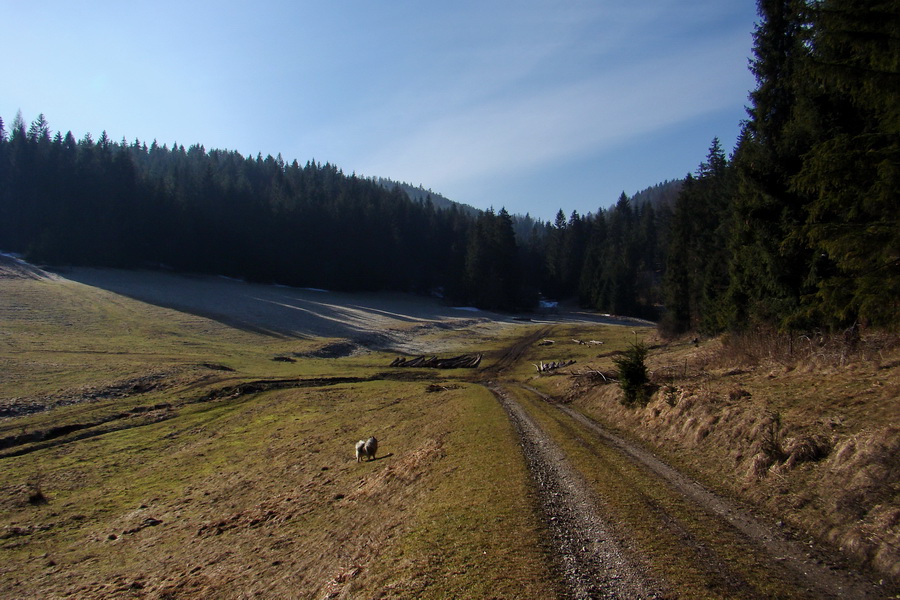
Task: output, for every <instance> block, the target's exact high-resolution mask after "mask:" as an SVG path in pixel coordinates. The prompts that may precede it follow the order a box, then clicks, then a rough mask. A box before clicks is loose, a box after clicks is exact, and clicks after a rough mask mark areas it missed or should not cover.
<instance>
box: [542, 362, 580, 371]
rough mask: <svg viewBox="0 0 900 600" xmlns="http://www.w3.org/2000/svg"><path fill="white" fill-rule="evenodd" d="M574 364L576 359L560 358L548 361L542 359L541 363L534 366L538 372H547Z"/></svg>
mask: <svg viewBox="0 0 900 600" xmlns="http://www.w3.org/2000/svg"><path fill="white" fill-rule="evenodd" d="M574 364H575V361H574V360H560V361H554V362H548V363H545V362H544V361H541V364H539V365H534V368H535V369H537V370H538V373H547V372H549V371H555V370H556V369H561V368H563V367H568V366H570V365H574Z"/></svg>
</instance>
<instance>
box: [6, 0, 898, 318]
mask: <svg viewBox="0 0 900 600" xmlns="http://www.w3.org/2000/svg"><path fill="white" fill-rule="evenodd" d="M898 5H900V0H869V1H867V2H858V1H856V0H821V1H816V2H811V1H810V2H804V1H800V0H760V1H759V2H758V8H759V14H760V21H759V24H758V25H757V28H756V30H755V32H754V40H755V43H754V50H753V52H754V55H753V59H752V61H751V70H752V72H753V73H754V75H755V76H756V80H757V87H756V89H755V90H753V91H752V92H751V95H750V106H749V108H748V119H747V120H746V121H745V122H744V123H743V124H742V133H741V136H740V139H739V141H738V144H737V146H736V148H735V149H734V152H733V153H732V154H731V156H730V157H727V156H726V154H725V152H724V150H723V149H722V148H721V146H720V144H719V142H718V140H713V142H712V145H711V147H710V149H709V153H708V154H707V157H706V160H705V161H704V162H703V163H701V164H700V165H699V167H698V169H697V171H696V173H693V174H690V175H688V176H687V177H686V179H685V180H683V181H680V180H679V181H674V182H664V183H663V184H659V185H657V186H654V187H652V188H648V190H645V191H644V192H641V193H639V194H636V195H635V197H634V198H629V197H627V196H626V195H625V194H624V193H623V194H622V196H621V197H620V198H619V200H618V202H617V203H616V204H615V205H613V206H612V207H611V208H609V209H600V210H598V211H597V212H596V213H593V214H592V213H589V214H587V215H579V214H578V213H577V212H573V213H572V214H571V215H570V216H569V217H566V215H565V213H564V212H563V211H562V210H560V211H559V213H558V214H557V216H556V219H555V220H554V222H552V223H551V222H542V221H536V220H534V219H532V218H531V217H529V216H528V215H525V216H513V215H510V214H509V213H507V211H506V210H505V209H501V210H500V211H498V212H495V211H494V210H488V211H482V212H474V213H473V211H471V210H463V209H461V208H460V207H459V206H458V205H455V204H450V205H449V206H447V205H444V204H443V203H442V205H441V206H436V205H435V202H433V201H432V199H431V198H430V197H429V195H428V194H427V193H426V194H425V195H424V197H421V198H417V199H416V200H411V199H410V196H409V194H408V193H407V191H408V190H407V191H404V189H403V188H402V187H401V186H394V187H391V188H389V189H388V188H385V187H384V185H383V181H381V182H380V181H379V180H376V179H367V178H361V177H356V176H355V175H349V176H348V175H345V174H344V173H343V172H342V171H341V170H340V169H339V168H337V167H336V166H334V165H331V164H325V165H322V164H319V163H317V162H316V161H314V160H311V161H309V162H307V163H306V164H305V165H300V164H299V163H298V162H297V161H296V160H295V161H293V162H292V163H290V164H288V163H286V162H285V161H284V160H283V159H282V158H281V156H280V155H278V156H277V157H272V156H267V157H265V158H263V157H262V156H261V155H257V156H256V157H255V158H254V157H243V156H241V155H240V154H239V153H237V152H233V151H227V150H210V151H207V150H206V149H205V148H204V147H203V146H202V145H199V144H198V145H193V146H190V147H189V148H188V149H185V148H184V146H182V145H179V144H173V145H172V146H171V147H169V146H167V145H166V144H163V145H162V146H160V145H159V144H158V143H157V142H155V141H154V142H153V143H151V144H150V145H149V146H148V145H147V144H146V142H141V141H139V140H135V141H134V142H130V143H129V142H127V141H126V140H124V139H123V140H121V141H120V142H113V141H111V140H110V139H109V138H108V137H107V135H106V134H105V133H103V134H102V135H101V136H100V138H99V139H98V140H94V139H93V138H92V137H91V136H90V135H85V136H84V137H83V138H81V139H79V140H76V139H75V138H74V136H73V135H72V134H71V133H67V134H65V135H63V134H61V133H56V134H52V133H51V131H50V127H49V125H48V123H47V121H46V119H45V118H44V116H43V115H39V116H38V117H37V118H36V119H35V120H34V121H32V122H31V123H30V125H27V126H26V124H25V122H24V120H23V119H22V117H21V115H17V116H16V118H15V119H14V121H13V123H12V126H11V127H10V130H9V131H8V132H7V131H6V129H5V127H4V124H3V121H2V120H0V249H4V250H9V251H15V252H20V253H23V254H25V255H26V256H27V257H29V258H30V259H32V260H35V261H39V262H44V263H51V264H81V265H97V266H114V267H129V268H132V267H139V268H148V267H150V268H171V269H177V270H180V271H191V272H201V273H213V274H223V275H229V276H232V277H240V278H244V279H247V280H252V281H262V282H277V283H283V284H289V285H297V286H314V287H325V288H329V289H339V290H350V291H353V290H401V291H411V292H419V293H434V292H442V293H443V294H444V295H445V296H446V297H447V298H448V299H450V300H452V301H454V302H461V303H470V304H474V305H476V306H479V307H482V308H489V309H502V310H523V309H530V308H532V307H534V306H535V305H536V304H537V300H538V298H539V297H540V296H541V295H543V296H545V297H547V298H550V299H565V298H576V299H578V301H580V302H581V304H582V305H584V306H586V307H591V308H595V309H599V310H601V311H604V312H610V313H615V314H621V315H632V316H642V317H649V318H657V317H660V316H661V317H662V320H661V325H662V327H663V329H664V330H665V331H667V332H670V333H674V334H677V333H680V332H684V331H688V330H695V331H703V332H708V333H716V332H720V331H723V330H728V329H732V330H738V329H742V328H747V327H751V326H755V325H757V324H763V325H767V326H773V327H777V328H779V329H809V328H814V327H828V328H838V327H847V326H850V325H853V324H857V323H858V324H866V323H868V324H873V325H878V326H896V323H897V317H898V309H900V300H898V298H900V223H898V217H897V215H898V212H900V211H898V208H900V202H898V197H897V191H898V189H900V102H897V99H898V97H900V94H898V92H900V66H898V57H900V36H897V33H896V32H897V31H900V7H898ZM420 191H424V190H420Z"/></svg>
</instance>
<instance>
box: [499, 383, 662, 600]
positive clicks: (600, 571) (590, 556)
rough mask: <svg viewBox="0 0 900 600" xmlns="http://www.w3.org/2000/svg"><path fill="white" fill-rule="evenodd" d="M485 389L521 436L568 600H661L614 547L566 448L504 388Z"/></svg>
mask: <svg viewBox="0 0 900 600" xmlns="http://www.w3.org/2000/svg"><path fill="white" fill-rule="evenodd" d="M486 387H487V388H488V389H489V390H490V391H491V392H492V393H493V394H494V396H495V397H496V398H497V399H498V401H499V402H500V404H501V405H502V406H503V408H504V409H505V410H506V412H507V414H508V415H509V418H510V420H511V421H512V423H513V425H514V427H515V428H516V431H517V433H518V434H519V439H520V440H521V444H522V449H523V452H524V454H525V458H526V462H527V463H528V468H529V470H530V471H531V474H532V477H533V478H534V481H535V487H536V490H537V494H538V497H539V500H540V503H541V507H542V509H543V511H544V516H545V519H546V523H547V527H548V530H549V534H550V537H551V544H552V549H553V553H554V558H555V559H556V561H557V566H558V568H559V569H560V571H561V572H562V574H563V576H564V578H565V581H566V585H567V588H568V590H569V597H571V598H577V599H582V598H584V599H588V598H590V599H600V598H616V599H633V600H640V599H651V598H662V597H663V595H662V594H661V592H660V591H659V590H658V588H657V586H656V585H654V583H653V582H651V581H650V579H649V577H648V576H647V574H646V572H645V571H644V569H642V568H641V567H640V566H639V565H637V564H635V563H634V562H633V561H631V560H629V559H628V557H627V556H626V555H625V553H624V552H623V550H622V548H621V547H619V545H618V544H617V543H616V541H615V540H614V538H613V535H612V533H611V530H610V527H608V526H607V524H606V523H605V522H604V520H603V519H602V518H601V517H600V514H599V512H598V511H597V510H596V508H595V499H594V497H593V494H592V492H591V491H590V488H589V487H588V485H587V483H586V482H585V481H584V479H583V478H582V477H581V476H580V475H579V474H578V473H577V472H576V471H575V470H574V469H573V468H572V467H571V466H570V465H569V463H568V461H567V460H566V457H565V453H564V452H563V451H562V449H561V448H559V446H557V445H556V444H555V443H554V442H553V441H552V440H550V438H549V436H547V435H546V434H544V433H543V432H542V431H541V429H540V427H538V425H537V424H535V422H534V421H533V420H532V419H531V418H530V417H529V416H528V414H527V413H526V412H525V410H524V409H523V408H522V407H521V406H520V405H519V404H518V403H517V402H516V401H515V400H513V399H511V398H510V396H509V394H508V393H507V392H506V391H505V390H504V389H503V388H502V387H500V386H498V385H497V384H496V383H493V382H488V383H487V384H486Z"/></svg>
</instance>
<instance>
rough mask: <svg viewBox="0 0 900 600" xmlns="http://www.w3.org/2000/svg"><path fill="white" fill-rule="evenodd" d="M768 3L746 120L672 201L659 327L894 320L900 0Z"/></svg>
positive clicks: (899, 263)
mask: <svg viewBox="0 0 900 600" xmlns="http://www.w3.org/2000/svg"><path fill="white" fill-rule="evenodd" d="M758 7H759V13H760V17H761V20H760V22H759V24H758V26H757V28H756V30H755V32H754V40H755V43H754V56H753V59H752V61H751V70H752V72H753V73H754V75H755V76H756V81H757V87H756V89H755V90H754V91H752V93H751V95H750V100H751V106H750V107H749V108H748V113H749V118H748V120H747V121H746V123H745V124H744V127H743V130H742V135H741V138H740V140H739V142H738V144H737V147H736V148H735V151H734V153H733V155H732V157H731V159H730V160H726V158H725V156H724V154H723V152H722V150H721V148H719V147H718V144H715V143H714V145H713V147H712V148H711V150H710V153H709V156H708V158H707V162H705V163H704V164H703V165H701V168H700V170H699V171H698V174H697V176H696V177H690V178H688V180H687V181H686V182H685V184H684V187H683V189H682V192H681V194H680V195H679V198H678V201H677V202H676V206H675V214H674V216H673V221H672V227H671V231H670V239H671V243H670V246H669V248H668V253H667V259H666V264H667V268H666V275H665V281H664V297H665V305H666V308H667V311H666V315H665V318H664V322H663V325H664V327H665V329H667V330H669V331H672V332H680V331H686V330H690V329H693V330H701V331H707V332H710V333H715V332H719V331H723V330H726V329H732V330H736V329H742V328H746V327H748V326H753V325H756V324H766V325H770V326H771V325H774V326H775V327H777V328H779V329H782V330H791V329H793V330H809V329H811V328H821V327H826V328H831V329H836V328H844V327H850V326H852V325H854V324H859V325H865V324H871V325H875V326H896V324H897V321H898V314H900V313H898V309H900V222H898V215H900V201H898V190H900V101H898V99H900V36H898V32H900V2H898V1H897V0H867V1H866V2H858V1H856V0H822V1H818V2H798V1H795V0H760V1H759V2H758Z"/></svg>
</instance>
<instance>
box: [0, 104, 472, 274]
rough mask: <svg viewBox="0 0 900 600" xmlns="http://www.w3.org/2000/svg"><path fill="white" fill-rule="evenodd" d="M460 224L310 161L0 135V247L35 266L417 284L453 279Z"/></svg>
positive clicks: (464, 225) (18, 125) (34, 129)
mask: <svg viewBox="0 0 900 600" xmlns="http://www.w3.org/2000/svg"><path fill="white" fill-rule="evenodd" d="M0 132H2V121H0ZM470 226H471V224H470V219H469V218H468V217H466V216H465V215H463V214H461V213H460V212H459V211H457V210H454V209H452V208H450V209H447V210H443V211H436V210H434V209H433V207H431V206H430V205H428V203H424V204H422V203H414V202H410V201H409V199H408V198H407V197H406V195H405V194H403V192H401V191H399V190H386V189H384V188H382V187H381V186H379V185H378V184H377V183H375V182H373V181H369V180H366V179H362V178H357V177H355V176H346V175H344V174H343V173H342V172H341V171H340V170H339V169H338V168H337V167H335V166H333V165H330V164H325V165H322V164H319V163H317V162H316V161H309V162H308V163H306V164H305V165H303V166H301V165H299V164H298V163H297V162H296V161H294V162H293V163H291V164H285V163H284V161H283V160H282V159H281V157H280V156H278V157H275V158H273V157H272V156H267V157H266V158H263V157H262V156H257V157H255V158H253V157H247V158H245V157H243V156H241V155H240V154H239V153H237V152H231V151H222V150H212V151H209V152H207V151H206V150H205V148H204V147H203V146H201V145H194V146H191V147H190V148H188V149H185V148H184V146H182V145H178V144H173V145H172V147H171V148H169V147H167V146H166V145H162V146H160V145H158V144H157V143H156V142H153V143H152V144H151V145H149V146H148V145H147V144H146V143H142V142H140V141H137V140H136V141H134V142H133V143H127V142H126V141H125V140H122V141H121V142H119V143H114V142H112V141H111V140H109V139H108V138H107V136H106V134H105V133H104V134H103V135H101V137H100V138H99V139H98V140H96V141H95V140H93V139H92V138H91V136H90V135H85V136H84V137H83V138H82V139H80V140H77V141H76V140H75V139H74V137H73V136H72V134H71V133H67V134H65V135H62V134H60V133H57V134H55V136H51V133H50V129H49V126H48V124H47V122H46V120H45V118H44V116H43V115H40V116H38V117H37V118H36V119H35V120H34V121H33V122H32V123H31V125H30V126H29V127H27V128H26V127H25V125H24V123H23V122H22V119H21V117H20V116H17V117H16V119H15V121H14V122H13V124H12V127H11V130H10V132H9V134H8V135H5V134H4V135H0V247H2V248H4V249H7V250H11V251H17V252H21V253H24V254H26V255H27V256H28V257H29V258H31V259H32V260H36V261H40V262H44V263H50V264H73V265H97V266H111V267H143V268H147V267H151V268H158V267H163V268H170V269H175V270H179V271H191V272H200V273H215V274H223V275H228V276H232V277H240V278H246V279H248V280H252V281H264V282H278V283H283V284H288V285H305V286H316V287H327V288H331V289H341V290H374V289H402V290H409V291H424V290H429V289H432V288H434V287H437V286H440V285H444V284H445V283H446V282H448V281H456V280H459V279H460V278H461V277H462V272H463V268H464V261H465V243H464V242H463V240H465V238H466V235H467V233H468V230H469V228H470ZM456 287H459V285H457V286H456Z"/></svg>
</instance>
